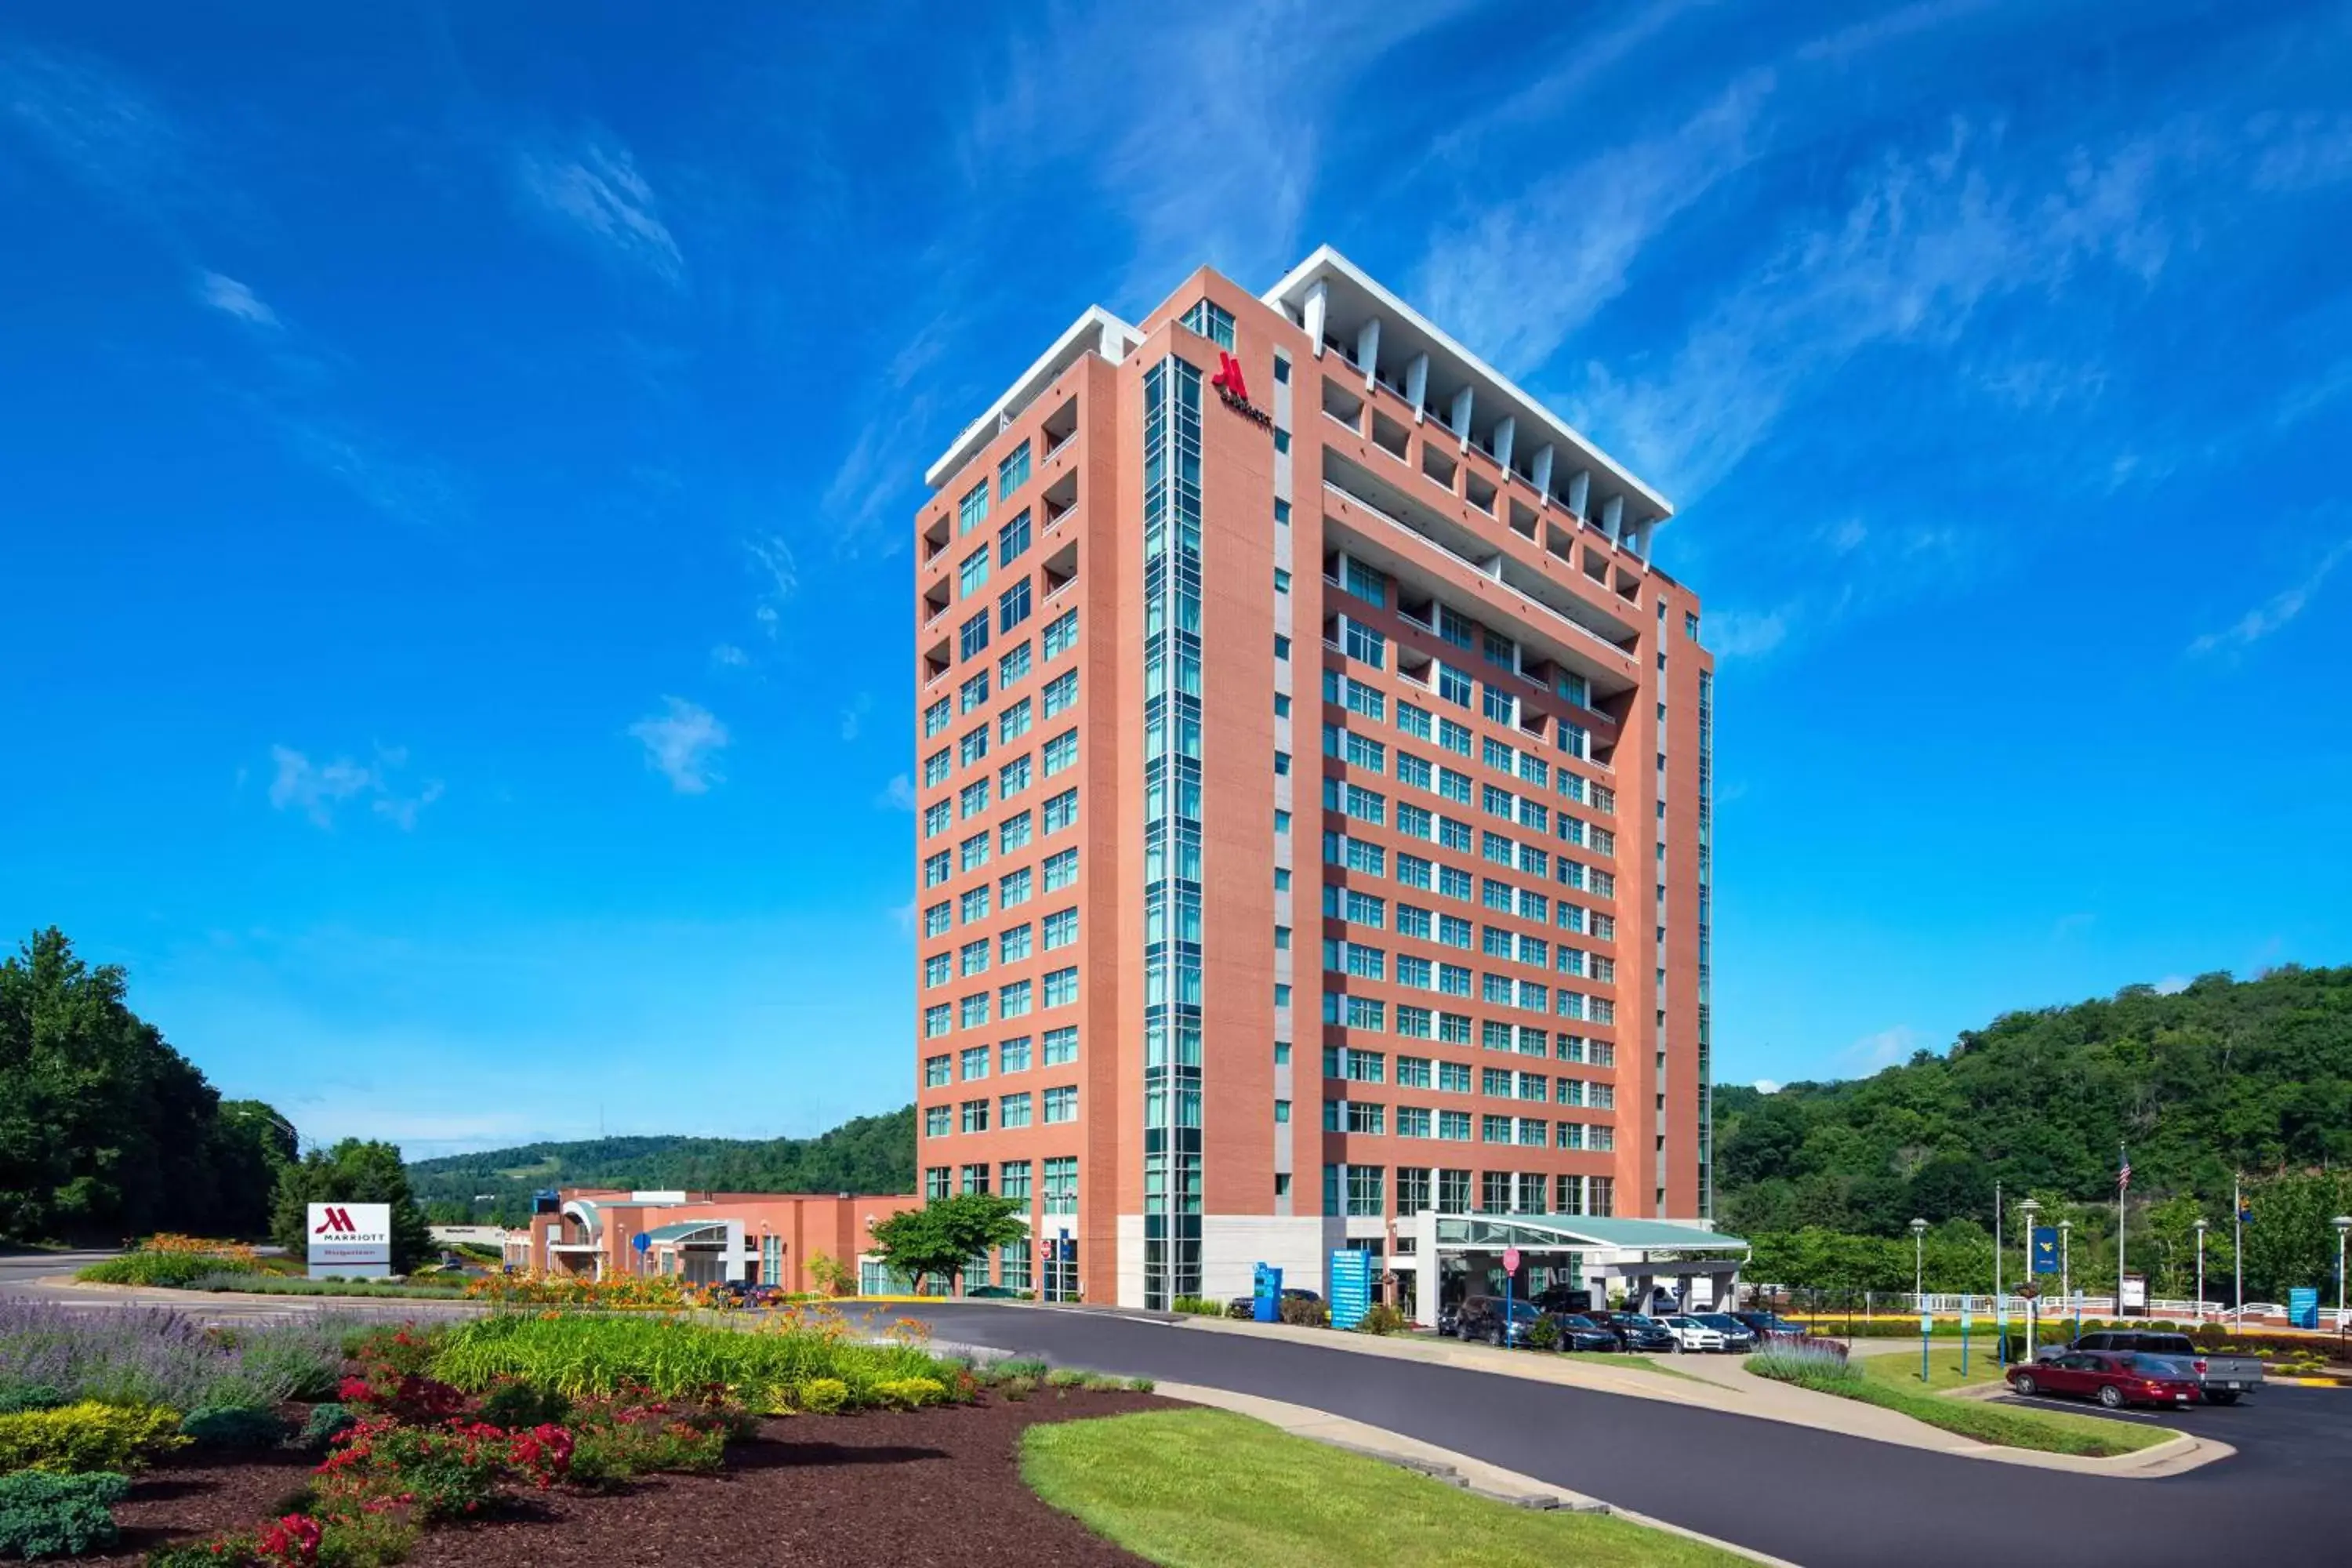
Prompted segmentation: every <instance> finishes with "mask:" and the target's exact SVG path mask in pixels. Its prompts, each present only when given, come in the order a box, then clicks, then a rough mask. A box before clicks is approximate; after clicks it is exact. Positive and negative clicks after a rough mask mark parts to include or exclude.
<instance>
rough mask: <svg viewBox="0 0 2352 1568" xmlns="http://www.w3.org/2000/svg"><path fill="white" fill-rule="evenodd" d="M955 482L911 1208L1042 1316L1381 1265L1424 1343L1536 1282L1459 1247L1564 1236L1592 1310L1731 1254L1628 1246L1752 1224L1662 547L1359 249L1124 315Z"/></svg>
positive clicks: (1682, 613)
mask: <svg viewBox="0 0 2352 1568" xmlns="http://www.w3.org/2000/svg"><path fill="white" fill-rule="evenodd" d="M926 477H927V479H928V481H929V485H930V487H931V489H932V491H933V494H932V496H931V498H930V500H929V502H928V503H927V504H926V505H925V506H924V507H923V508H922V509H921V510H920V512H919V515H918V517H917V520H916V525H915V526H916V534H917V547H916V551H915V560H916V565H915V575H916V583H915V621H916V625H917V628H918V629H917V637H916V660H915V680H916V683H917V687H918V689H919V696H918V699H917V702H916V708H917V714H918V717H917V755H918V758H919V763H918V767H917V772H916V777H917V779H918V780H919V788H918V799H917V807H916V809H917V818H918V826H917V831H918V835H919V845H918V848H917V852H916V853H917V859H918V873H917V889H918V891H917V900H916V907H917V910H918V911H919V912H918V916H917V922H916V929H917V931H918V933H919V953H918V963H919V974H918V977H917V978H918V981H919V994H918V1000H917V1019H916V1026H917V1036H918V1039H917V1047H916V1080H917V1085H918V1090H917V1098H918V1104H919V1115H918V1144H917V1163H918V1165H919V1168H920V1169H921V1172H922V1179H923V1182H924V1190H925V1191H926V1193H927V1194H930V1195H934V1196H936V1195H940V1194H945V1193H948V1192H953V1191H962V1190H975V1189H983V1188H984V1189H986V1190H990V1191H996V1192H1003V1193H1009V1194H1013V1195H1014V1196H1017V1197H1020V1198H1023V1199H1024V1200H1026V1201H1027V1202H1028V1203H1029V1205H1031V1210H1032V1223H1033V1226H1034V1236H1035V1237H1037V1238H1038V1245H1037V1246H1035V1247H1034V1248H1013V1249H1009V1250H1008V1252H1007V1253H1006V1255H1005V1256H1004V1257H1003V1258H1001V1259H998V1260H995V1263H996V1272H997V1277H998V1279H1000V1280H1001V1282H1003V1283H1006V1284H1010V1285H1013V1286H1014V1287H1016V1288H1024V1289H1039V1290H1041V1291H1045V1292H1046V1293H1048V1294H1049V1295H1055V1296H1071V1295H1077V1294H1083V1296H1084V1297H1085V1298H1086V1299H1088V1300H1118V1301H1121V1302H1126V1303H1129V1304H1134V1305H1144V1306H1152V1307H1161V1306H1165V1305H1167V1304H1168V1303H1169V1301H1170V1300H1171V1299H1172V1298H1174V1297H1176V1296H1180V1295H1209V1296H1226V1295H1234V1294H1242V1293H1245V1292H1247V1291H1248V1290H1249V1289H1250V1285H1251V1276H1252V1270H1253V1265H1254V1264H1255V1263H1257V1262H1261V1261H1263V1262H1271V1263H1277V1264H1281V1265H1283V1266H1285V1267H1286V1269H1287V1270H1289V1278H1290V1279H1291V1280H1292V1281H1293V1282H1298V1283H1307V1284H1310V1285H1313V1286H1315V1287H1316V1288H1318V1289H1320V1288H1322V1280H1323V1279H1324V1268H1325V1260H1326V1259H1327V1258H1328V1254H1329V1252H1330V1251H1331V1250H1332V1249H1335V1248H1339V1247H1349V1246H1353V1247H1360V1248H1362V1249H1367V1250H1370V1251H1372V1252H1373V1253H1375V1254H1376V1255H1377V1257H1378V1258H1379V1259H1380V1260H1381V1261H1380V1263H1379V1267H1380V1268H1382V1269H1384V1270H1388V1271H1391V1272H1393V1273H1394V1274H1395V1275H1396V1276H1397V1277H1398V1281H1399V1283H1398V1285H1397V1287H1396V1288H1397V1289H1399V1290H1400V1291H1401V1292H1402V1293H1404V1294H1407V1295H1408V1296H1411V1297H1412V1299H1413V1304H1414V1305H1415V1306H1417V1307H1418V1308H1419V1310H1421V1311H1422V1312H1423V1315H1424V1316H1426V1315H1427V1314H1428V1313H1429V1312H1430V1311H1431V1310H1433V1306H1434V1299H1435V1292H1434V1290H1433V1285H1434V1284H1435V1282H1436V1280H1437V1278H1438V1271H1439V1270H1440V1268H1441V1267H1442V1268H1444V1269H1445V1270H1447V1271H1459V1270H1460V1269H1462V1268H1473V1269H1475V1268H1477V1267H1479V1266H1480V1265H1481V1262H1482V1259H1483V1256H1484V1255H1483V1254H1481V1253H1480V1252H1478V1251H1477V1249H1476V1247H1475V1245H1473V1246H1471V1247H1468V1248H1467V1249H1465V1247H1464V1246H1463V1245H1462V1243H1463V1241H1464V1238H1465V1236H1466V1237H1468V1238H1469V1240H1470V1242H1471V1243H1473V1244H1475V1243H1477V1242H1478V1241H1480V1240H1481V1239H1482V1238H1483V1239H1486V1240H1491V1241H1495V1242H1496V1245H1500V1241H1499V1240H1498V1239H1496V1238H1498V1237H1502V1236H1503V1234H1504V1233H1502V1232H1500V1231H1496V1230H1492V1229H1480V1230H1475V1231H1465V1230H1463V1229H1461V1228H1460V1227H1458V1226H1451V1225H1449V1226H1447V1227H1446V1228H1445V1229H1444V1231H1443V1233H1442V1234H1443V1235H1444V1236H1449V1237H1453V1242H1452V1243H1451V1244H1447V1245H1448V1247H1449V1248H1450V1249H1449V1250H1447V1252H1446V1256H1445V1258H1444V1261H1443V1263H1442V1265H1441V1260H1440V1258H1438V1257H1436V1256H1433V1255H1434V1254H1436V1253H1437V1252H1438V1251H1439V1250H1440V1240H1439V1238H1440V1236H1441V1232H1440V1231H1439V1230H1437V1229H1433V1228H1432V1225H1431V1222H1430V1219H1429V1216H1430V1215H1437V1216H1440V1217H1441V1218H1443V1217H1444V1216H1471V1217H1472V1218H1473V1220H1474V1221H1475V1220H1483V1219H1485V1218H1486V1216H1497V1215H1519V1216H1529V1217H1533V1216H1553V1219H1554V1220H1555V1221H1558V1220H1559V1218H1560V1216H1569V1217H1572V1218H1574V1219H1575V1220H1577V1221H1578V1222H1580V1223H1579V1224H1578V1225H1575V1226H1566V1232H1568V1233H1572V1234H1573V1238H1574V1243H1573V1244H1574V1245H1576V1246H1579V1247H1582V1248H1584V1254H1583V1258H1584V1261H1583V1262H1575V1261H1573V1259H1574V1258H1576V1256H1577V1255H1575V1254H1568V1253H1563V1254H1559V1255H1553V1254H1549V1253H1547V1254H1545V1256H1546V1257H1547V1258H1549V1261H1550V1262H1551V1263H1552V1264H1553V1265H1555V1266H1556V1267H1555V1268H1553V1269H1552V1270H1551V1271H1550V1276H1549V1277H1550V1278H1553V1279H1559V1280H1568V1279H1573V1280H1575V1282H1577V1283H1579V1284H1582V1283H1585V1282H1587V1281H1588V1280H1593V1281H1597V1280H1599V1279H1600V1278H1601V1276H1600V1275H1599V1274H1598V1273H1595V1272H1591V1270H1590V1269H1589V1268H1587V1267H1586V1265H1587V1264H1588V1263H1589V1262H1590V1261H1591V1259H1592V1258H1599V1257H1601V1256H1604V1255H1606V1256H1612V1257H1616V1258H1620V1259H1621V1260H1625V1259H1631V1258H1633V1254H1632V1253H1630V1252H1627V1251H1625V1250H1624V1249H1626V1248H1633V1247H1667V1246H1668V1245H1669V1244H1670V1243H1672V1242H1673V1241H1675V1239H1677V1238H1684V1239H1687V1238H1688V1237H1690V1236H1693V1235H1696V1232H1695V1231H1691V1232H1686V1231H1685V1230H1683V1229H1681V1228H1679V1227H1674V1226H1664V1227H1662V1226H1657V1225H1655V1224H1654V1223H1652V1224H1629V1223H1627V1222H1632V1221H1642V1222H1654V1221H1656V1220H1660V1219H1671V1218H1674V1217H1676V1216H1679V1217H1680V1218H1681V1219H1682V1220H1684V1221H1685V1222H1686V1223H1687V1222H1702V1221H1704V1220H1706V1217H1707V1215H1709V1212H1710V1208H1711V1193H1710V1188H1711V1182H1710V1176H1709V1169H1708V1162H1709V1150H1708V1146H1707V1140H1706V1127H1707V1099H1708V1082H1709V1065H1708V1047H1707V1037H1708V1027H1709V1020H1708V1016H1707V967H1706V966H1707V930H1708V918H1709V910H1708V896H1709V889H1708V880H1709V867H1708V834H1709V831H1710V824H1709V819H1708V812H1709V808H1708V791H1709V777H1708V772H1709V744H1710V708H1711V700H1712V675H1711V670H1712V660H1711V659H1710V658H1709V657H1708V655H1707V654H1706V651H1705V650H1704V648H1703V647H1701V646H1700V643H1699V641H1698V629H1699V606H1698V601H1697V599H1696V597H1695V596H1694V595H1692V594H1691V592H1690V591H1689V590H1688V589H1687V588H1685V587H1684V586H1683V585H1682V584H1679V583H1677V582H1675V580H1674V579H1673V578H1671V577H1669V576H1667V575H1666V574H1664V572H1662V571H1660V570H1659V569H1658V568H1657V567H1656V566H1655V565H1654V564H1653V563H1652V560H1651V546H1652V541H1653V539H1654V536H1655V533H1656V530H1657V528H1658V526H1659V525H1660V524H1661V523H1662V522H1664V521H1665V519H1666V517H1667V516H1668V515H1669V513H1670V510H1671V509H1670V508H1669V506H1668V504H1667V503H1666V502H1665V500H1664V499H1663V498H1661V497H1660V496H1658V495H1657V494H1656V493H1655V492H1654V491H1653V490H1651V489H1649V488H1648V487H1646V486H1645V485H1643V483H1642V482H1641V480H1639V479H1636V478H1635V477H1633V475H1632V474H1631V473H1629V472H1627V471H1626V469H1625V468H1623V467H1622V466H1621V465H1619V464H1618V463H1616V462H1614V461H1612V459H1611V458H1609V457H1608V456H1607V455H1606V454H1604V453H1603V452H1601V450H1600V448H1599V447H1596V446H1595V445H1594V444H1593V443H1592V442H1591V441H1590V440H1588V439H1587V438H1586V437H1583V436H1582V435H1580V434H1579V433H1578V432H1577V431H1576V430H1575V429H1573V428H1571V427H1570V426H1569V425H1568V424H1566V423H1565V422H1564V421H1562V420H1561V419H1560V418H1559V417H1558V416H1556V415H1554V414H1552V413H1551V412H1549V410H1547V409H1545V408H1544V407H1543V406H1542V405H1540V404H1538V403H1537V402H1536V401H1535V400H1534V399H1533V398H1531V397H1530V396H1528V395H1527V394H1526V393H1524V392H1522V391H1520V390H1519V389H1518V388H1517V387H1516V386H1514V385H1513V384H1511V382H1510V381H1509V380H1508V379H1507V378H1506V377H1504V376H1503V375H1501V374H1498V373H1497V372H1496V371H1494V370H1493V369H1491V368H1489V367H1488V366H1487V365H1486V364H1485V363H1483V362H1481V361H1480V360H1479V359H1478V358H1477V357H1476V356H1475V355H1474V354H1473V353H1471V352H1470V351H1468V350H1467V349H1465V348H1464V347H1463V346H1462V345H1460V344H1458V343H1456V342H1454V340H1453V339H1451V338H1450V337H1448V336H1447V335H1446V334H1445V333H1444V331H1442V330H1441V329H1440V328H1439V327H1437V326H1436V325H1434V324H1433V323H1432V322H1430V321H1426V320H1424V319H1423V317H1422V316H1421V315H1420V314H1418V313H1417V312H1416V311H1414V310H1412V308H1411V307H1410V306H1408V305H1406V304H1405V303H1404V302H1403V301H1402V300H1399V299H1398V298H1397V297H1396V296H1394V295H1393V294H1391V293H1390V292H1389V291H1388V290H1387V289H1384V288H1383V287H1381V285H1380V284H1379V283H1377V282H1375V281H1374V280H1373V279H1370V278H1369V277H1367V276H1366V275H1365V274H1364V273H1363V272H1361V271H1360V270H1359V269H1358V268H1355V267H1354V266H1353V265H1352V264H1350V263H1349V261H1348V260H1347V259H1346V258H1343V257H1341V256H1339V255H1338V254H1337V253H1336V252H1334V251H1331V250H1329V249H1328V248H1326V249H1323V250H1318V252H1316V254H1315V255H1313V256H1311V257H1309V258H1307V260H1306V261H1305V262H1303V263H1301V264H1300V265H1299V266H1298V268H1296V269H1295V270H1294V271H1292V272H1291V273H1290V275H1289V276H1287V277H1286V278H1285V279H1282V280H1281V281H1280V282H1279V283H1277V284H1276V285H1275V287H1274V288H1273V289H1270V290H1268V291H1267V292H1266V293H1265V294H1264V295H1262V296H1261V295H1253V294H1251V293H1249V292H1247V291H1246V290H1244V289H1241V288H1240V287H1238V286H1236V285H1235V284H1234V283H1233V282H1231V281H1230V280H1228V279H1224V278H1223V277H1221V276H1219V275H1218V274H1216V273H1214V272H1213V271H1209V270H1207V269H1203V270H1202V271H1200V272H1197V273H1195V274H1194V275H1193V276H1192V278H1191V279H1188V280H1187V281H1186V282H1185V283H1184V285H1183V286H1182V287H1181V288H1180V289H1178V290H1177V291H1176V292H1175V293H1174V294H1172V295H1171V296H1170V297H1169V299H1168V300H1166V301H1165V302H1164V303H1163V304H1161V305H1160V308H1159V309H1158V310H1154V311H1152V312H1151V313H1150V315H1149V316H1147V317H1145V318H1144V320H1143V321H1141V322H1139V323H1138V324H1135V325H1129V324H1128V323H1126V322H1124V321H1118V319H1116V318H1114V317H1112V316H1111V315H1109V314H1108V313H1107V312H1105V311H1103V310H1099V309H1097V310H1088V311H1087V312H1086V314H1084V315H1083V316H1081V317H1080V318H1079V319H1078V321H1076V324H1075V325H1073V326H1072V327H1071V328H1070V329H1069V331H1066V332H1065V333H1064V334H1063V335H1062V336H1061V337H1060V338H1059V339H1058V340H1057V341H1056V342H1055V343H1054V344H1053V345H1052V346H1051V347H1049V348H1048V349H1047V350H1046V352H1045V354H1044V355H1043V356H1042V357H1041V358H1039V359H1038V360H1037V361H1036V362H1035V363H1034V364H1032V365H1031V366H1030V367H1029V368H1028V369H1027V370H1026V371H1024V372H1023V373H1022V374H1020V376H1019V378H1018V379H1017V380H1015V381H1014V382H1013V385H1012V386H1011V387H1010V389H1008V390H1007V391H1006V392H1005V394H1004V395H1003V396H1002V397H1000V398H998V399H997V400H996V402H995V403H994V404H992V405H991V406H990V407H988V408H987V409H986V410H985V411H984V412H983V413H982V415H981V416H980V417H979V418H978V419H977V420H976V421H974V423H973V424H972V425H971V426H969V427H968V428H967V429H966V430H965V431H964V432H963V434H962V435H961V437H958V438H957V440H956V442H955V444H954V445H953V447H950V450H949V451H948V452H947V453H946V455H945V456H943V457H942V458H940V460H939V461H938V462H937V463H936V464H934V465H933V466H932V467H931V468H930V469H929V473H928V475H927V476H926ZM1530 1234H1533V1233H1530ZM1643 1257H1644V1258H1645V1257H1646V1254H1643ZM1664 1271H1665V1272H1671V1271H1672V1270H1671V1269H1666V1270H1664ZM1630 1273H1631V1271H1630V1270H1627V1271H1625V1274H1626V1277H1628V1278H1630ZM1521 1283H1522V1285H1523V1286H1525V1285H1526V1284H1527V1281H1525V1280H1522V1282H1521ZM1454 1289H1459V1287H1458V1285H1457V1286H1455V1287H1454Z"/></svg>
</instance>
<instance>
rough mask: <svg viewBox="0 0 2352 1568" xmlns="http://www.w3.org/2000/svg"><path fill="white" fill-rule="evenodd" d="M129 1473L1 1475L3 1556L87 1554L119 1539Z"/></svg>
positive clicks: (0, 1540)
mask: <svg viewBox="0 0 2352 1568" xmlns="http://www.w3.org/2000/svg"><path fill="white" fill-rule="evenodd" d="M130 1490H131V1482H130V1479H128V1478H127V1477H124V1476H120V1475H109V1474H105V1473H103V1472H100V1473H97V1474H92V1475H85V1476H60V1475H52V1474H50V1473H48V1472H47V1471H45V1470H18V1471H16V1473H15V1474H13V1475H0V1557H81V1556H85V1555H87V1554H89V1552H102V1551H104V1550H105V1549H106V1548H108V1547H110V1546H111V1545H113V1544H114V1542H115V1540H116V1531H115V1528H114V1505H115V1504H116V1503H119V1502H121V1500H122V1499H123V1497H124V1495H125V1494H127V1493H128V1492H129V1491H130Z"/></svg>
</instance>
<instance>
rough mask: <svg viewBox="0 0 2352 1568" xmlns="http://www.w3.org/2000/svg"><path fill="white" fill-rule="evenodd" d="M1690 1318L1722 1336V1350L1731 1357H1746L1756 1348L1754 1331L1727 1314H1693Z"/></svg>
mask: <svg viewBox="0 0 2352 1568" xmlns="http://www.w3.org/2000/svg"><path fill="white" fill-rule="evenodd" d="M1691 1316H1692V1317H1694V1318H1696V1319H1697V1320H1698V1321H1700V1322H1702V1323H1705V1324H1706V1326H1707V1327H1708V1328H1710V1329H1713V1330H1714V1331H1716V1332H1717V1333H1718V1334H1721V1335H1722V1336H1723V1348H1724V1349H1725V1350H1727V1351H1728V1352H1731V1353H1732V1354H1733V1355H1746V1354H1747V1353H1748V1352H1749V1351H1752V1350H1754V1349H1755V1348H1756V1331H1755V1330H1753V1329H1751V1328H1749V1327H1748V1325H1747V1324H1745V1323H1743V1322H1741V1321H1739V1320H1738V1319H1737V1318H1735V1317H1733V1316H1732V1315H1731V1314H1730V1313H1728V1312H1693V1313H1692V1314H1691Z"/></svg>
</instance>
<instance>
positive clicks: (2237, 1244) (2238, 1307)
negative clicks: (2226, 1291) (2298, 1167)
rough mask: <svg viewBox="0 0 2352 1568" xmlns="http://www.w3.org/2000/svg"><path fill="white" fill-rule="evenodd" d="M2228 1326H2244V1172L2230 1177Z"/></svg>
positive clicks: (2234, 1327) (2236, 1327) (2235, 1327)
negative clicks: (2229, 1295) (2229, 1297)
mask: <svg viewBox="0 0 2352 1568" xmlns="http://www.w3.org/2000/svg"><path fill="white" fill-rule="evenodd" d="M2230 1269H2231V1300H2230V1326H2231V1328H2233V1329H2242V1328H2244V1327H2245V1326H2246V1320H2245V1310H2246V1194H2245V1173H2244V1172H2239V1173H2237V1174H2235V1175H2233V1176H2231V1178H2230Z"/></svg>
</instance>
